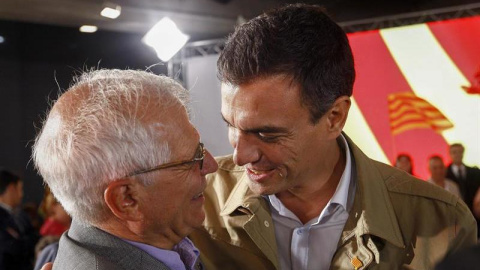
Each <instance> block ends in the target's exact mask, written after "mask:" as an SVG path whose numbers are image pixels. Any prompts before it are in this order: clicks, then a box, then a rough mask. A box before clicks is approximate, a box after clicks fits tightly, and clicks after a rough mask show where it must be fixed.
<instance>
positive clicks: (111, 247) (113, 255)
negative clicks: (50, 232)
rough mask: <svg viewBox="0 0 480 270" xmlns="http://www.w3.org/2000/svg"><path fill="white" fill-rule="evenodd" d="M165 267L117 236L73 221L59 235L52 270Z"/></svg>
mask: <svg viewBox="0 0 480 270" xmlns="http://www.w3.org/2000/svg"><path fill="white" fill-rule="evenodd" d="M69 269H71V270H74V269H75V270H92V269H95V270H117V269H118V270H121V269H123V270H137V269H142V270H168V269H169V268H168V267H167V266H166V265H165V264H163V263H161V262H160V261H158V260H157V259H155V258H154V257H152V256H150V255H149V254H148V253H146V252H144V251H143V250H140V249H138V248H136V247H134V246H132V245H130V244H128V243H126V242H125V241H123V240H121V239H120V238H118V237H116V236H113V235H111V234H109V233H106V232H104V231H102V230H99V229H97V228H95V227H88V226H83V225H80V224H79V223H77V222H76V221H73V222H72V225H71V227H70V230H68V232H66V233H64V234H63V235H62V237H61V238H60V247H59V250H58V254H57V258H56V259H55V262H54V264H53V270H69Z"/></svg>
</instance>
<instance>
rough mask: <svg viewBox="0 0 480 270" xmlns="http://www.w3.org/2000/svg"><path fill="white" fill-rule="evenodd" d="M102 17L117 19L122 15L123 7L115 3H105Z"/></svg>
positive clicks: (101, 13)
mask: <svg viewBox="0 0 480 270" xmlns="http://www.w3.org/2000/svg"><path fill="white" fill-rule="evenodd" d="M103 6H104V8H103V9H102V11H101V12H100V15H102V16H103V17H107V18H110V19H116V18H118V16H120V14H121V13H122V7H121V6H119V5H116V4H113V3H108V2H107V3H105V4H104V5H103Z"/></svg>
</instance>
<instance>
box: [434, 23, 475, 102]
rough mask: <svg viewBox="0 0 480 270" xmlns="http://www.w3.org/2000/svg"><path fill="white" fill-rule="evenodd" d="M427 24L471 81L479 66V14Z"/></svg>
mask: <svg viewBox="0 0 480 270" xmlns="http://www.w3.org/2000/svg"><path fill="white" fill-rule="evenodd" d="M427 25H428V26H429V27H430V29H431V31H432V33H433V34H434V35H435V37H436V38H437V40H438V41H439V42H440V44H441V45H442V47H443V49H444V50H445V51H446V52H447V54H448V55H449V56H450V58H451V59H452V60H453V62H455V64H456V65H457V67H458V68H459V69H460V70H461V71H462V73H463V75H465V77H466V78H467V79H468V80H469V81H470V83H473V82H474V77H475V76H474V75H475V73H476V72H477V71H478V68H479V67H480V16H474V17H469V18H462V19H456V20H449V21H442V22H430V23H428V24H427ZM452 106H455V104H454V101H452ZM458 106H461V105H460V104H458Z"/></svg>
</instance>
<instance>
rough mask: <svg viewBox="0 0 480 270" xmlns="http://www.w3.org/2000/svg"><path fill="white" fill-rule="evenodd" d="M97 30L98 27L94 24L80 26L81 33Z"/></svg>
mask: <svg viewBox="0 0 480 270" xmlns="http://www.w3.org/2000/svg"><path fill="white" fill-rule="evenodd" d="M97 30H98V27H96V26H95V25H82V26H80V32H83V33H95V32H97Z"/></svg>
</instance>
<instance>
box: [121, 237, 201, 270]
mask: <svg viewBox="0 0 480 270" xmlns="http://www.w3.org/2000/svg"><path fill="white" fill-rule="evenodd" d="M124 241H126V242H128V243H130V244H132V245H134V246H136V247H137V248H139V249H141V250H143V251H145V252H146V253H148V254H150V255H151V256H152V257H154V258H155V259H157V260H159V261H161V262H162V263H163V264H165V265H166V266H167V267H168V268H170V269H172V270H191V269H197V268H198V267H196V266H197V264H199V256H200V251H199V250H198V249H197V248H196V247H195V246H194V245H193V243H192V241H190V239H188V238H186V237H185V238H183V240H182V241H180V243H178V244H177V245H175V246H174V247H173V250H167V249H161V248H157V247H154V246H150V245H147V244H143V243H139V242H134V241H128V240H125V239H124ZM200 268H201V267H200Z"/></svg>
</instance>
